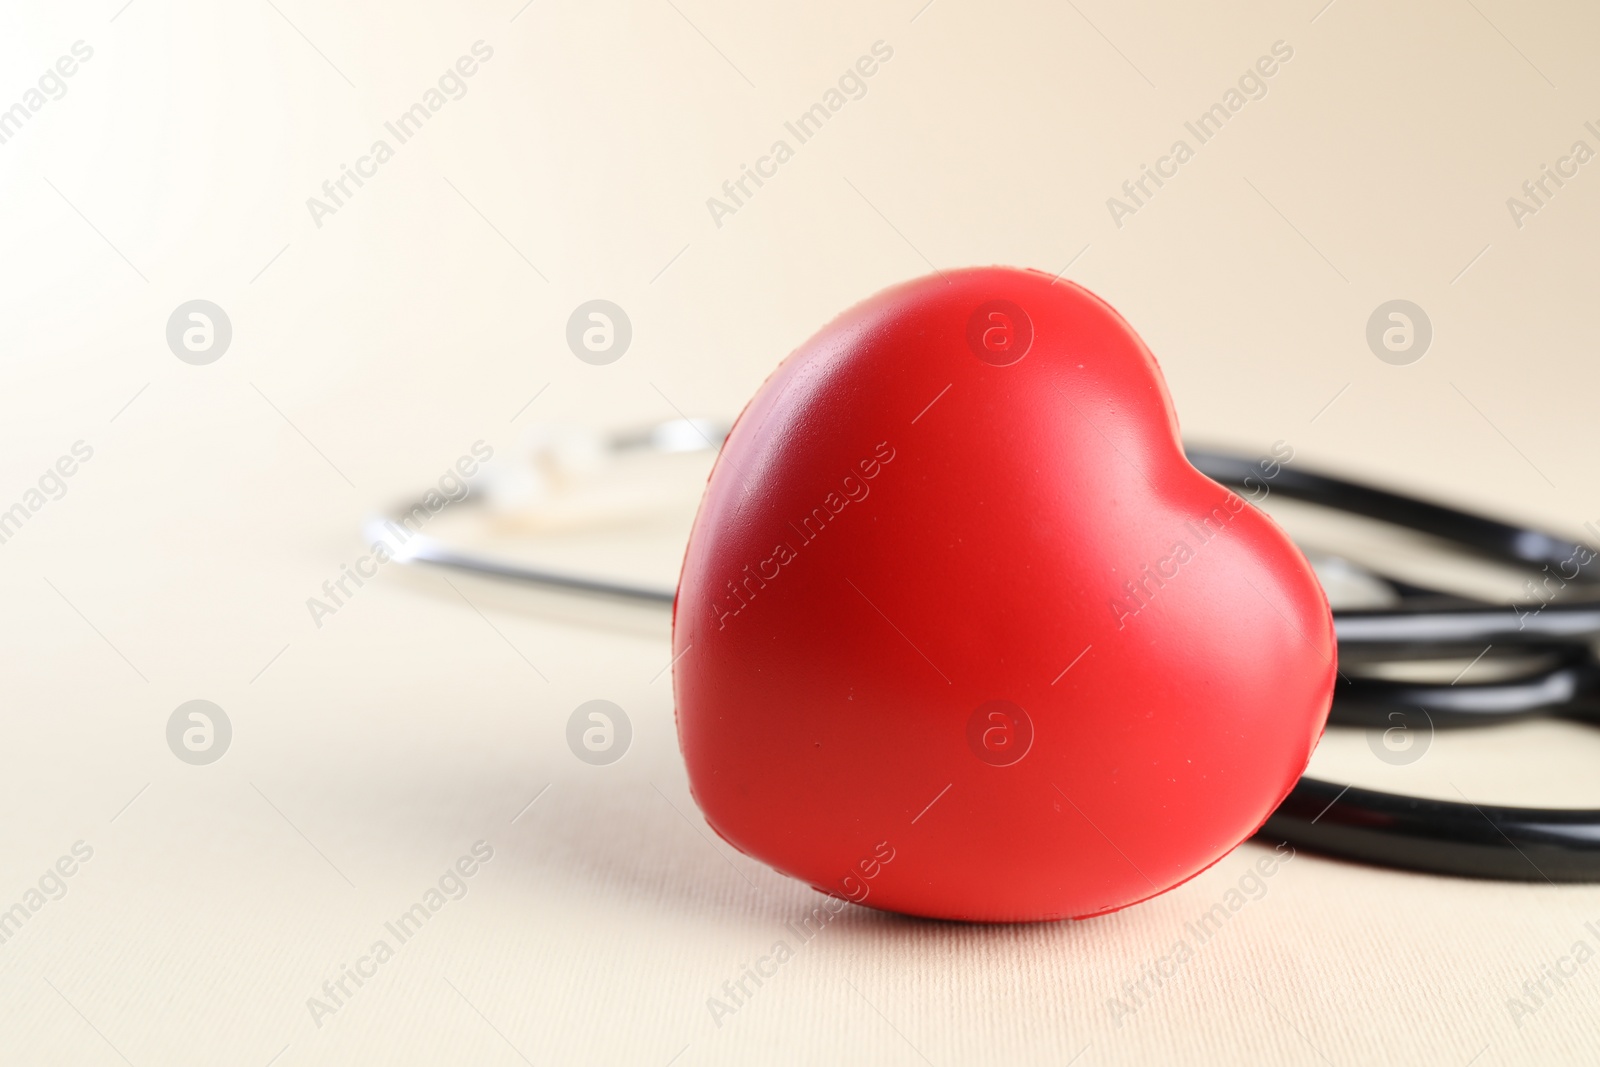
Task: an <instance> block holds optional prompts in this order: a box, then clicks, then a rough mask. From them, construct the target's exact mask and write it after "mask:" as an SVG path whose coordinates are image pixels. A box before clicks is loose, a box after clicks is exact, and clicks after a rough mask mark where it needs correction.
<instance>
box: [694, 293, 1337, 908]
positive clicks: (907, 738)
mask: <svg viewBox="0 0 1600 1067" xmlns="http://www.w3.org/2000/svg"><path fill="white" fill-rule="evenodd" d="M678 588H679V591H678V600H677V605H676V608H675V611H674V618H673V654H674V656H676V657H678V659H677V661H676V662H677V665H676V667H675V669H674V675H673V681H674V686H675V688H676V696H677V707H678V712H677V714H678V737H679V740H680V742H681V744H682V746H683V753H684V758H685V761H686V762H687V764H688V771H689V781H690V785H691V787H692V789H693V792H694V797H695V800H696V801H697V802H698V803H699V805H700V807H701V809H702V810H703V811H704V812H705V815H706V818H707V820H708V821H709V822H710V823H711V825H712V826H713V827H714V828H715V829H716V831H717V832H718V833H719V834H721V835H722V836H723V837H724V838H725V839H726V840H727V841H729V842H730V843H731V844H733V845H734V846H735V847H736V848H738V849H740V850H741V851H743V852H745V853H747V854H749V855H751V856H754V857H756V858H757V859H760V860H762V861H763V862H765V863H768V864H771V865H772V866H773V867H775V868H777V869H778V870H780V871H783V872H784V873H786V874H789V875H792V876H794V877H795V878H799V879H801V880H802V881H805V882H808V883H810V884H811V885H813V886H816V887H817V888H819V889H822V890H823V891H825V892H828V893H832V894H834V895H836V896H840V897H843V898H846V899H850V900H856V901H859V902H862V903H866V904H869V905H871V906H873V907H878V908H884V909H887V910H890V911H897V912H905V913H908V914H913V915H925V916H932V917H937V918H944V919H965V920H975V921H984V922H1014V921H1028V920H1042V919H1059V918H1065V917H1083V916H1087V915H1095V914H1099V913H1101V912H1107V911H1112V910H1115V909H1117V908H1122V907H1126V906H1127V905H1129V904H1132V903H1135V902H1136V901H1139V900H1143V899H1145V898H1147V897H1150V896H1154V895H1155V894H1157V893H1160V892H1163V891H1165V890H1167V889H1170V888H1172V887H1173V886H1175V885H1178V884H1179V883H1181V882H1183V881H1185V880H1187V879H1189V878H1192V877H1194V876H1195V875H1196V874H1198V873H1199V872H1201V871H1203V870H1204V869H1205V868H1206V867H1208V866H1210V865H1211V864H1213V863H1215V862H1216V861H1217V860H1219V859H1221V858H1222V857H1223V856H1224V855H1226V854H1227V853H1228V852H1229V851H1230V850H1232V849H1233V848H1234V847H1235V846H1237V845H1238V844H1239V843H1240V842H1241V841H1243V840H1244V839H1245V838H1247V837H1249V836H1250V834H1251V833H1253V832H1254V831H1255V830H1256V829H1257V828H1258V827H1259V826H1260V825H1261V823H1262V822H1263V821H1264V820H1265V819H1266V818H1267V816H1268V815H1269V814H1270V813H1271V812H1272V810H1273V808H1274V807H1276V806H1277V804H1278V803H1279V802H1280V801H1281V800H1282V799H1283V798H1284V796H1285V795H1287V794H1288V792H1289V790H1290V789H1291V788H1292V787H1293V786H1294V783H1295V780H1296V779H1297V778H1298V776H1299V775H1300V773H1301V772H1302V771H1303V770H1304V769H1305V766H1306V763H1307V761H1308V760H1309V759H1310V756H1311V750H1312V748H1313V746H1314V745H1315V744H1316V742H1317V738H1318V737H1319V736H1320V734H1321V731H1322V727H1323V723H1324V720H1325V719H1326V717H1327V713H1328V706H1329V702H1330V700H1331V695H1332V689H1333V679H1334V640H1333V622H1332V617H1331V615H1330V613H1329V610H1328V603H1327V600H1326V598H1325V597H1324V596H1323V593H1322V589H1321V587H1320V586H1319V585H1318V583H1317V580H1316V578H1315V577H1314V576H1313V574H1312V572H1311V568H1310V566H1309V565H1308V564H1307V563H1306V561H1305V559H1304V557H1302V556H1301V554H1300V553H1299V551H1298V550H1296V548H1295V547H1294V545H1293V544H1292V543H1290V541H1289V539H1288V538H1287V537H1286V536H1285V535H1284V534H1283V532H1282V531H1281V530H1279V529H1278V527H1277V526H1276V525H1274V524H1273V523H1272V522H1271V520H1269V519H1268V518H1266V517H1265V516H1264V515H1262V514H1261V513H1260V512H1258V511H1256V510H1255V509H1254V508H1253V507H1250V506H1249V505H1247V504H1246V503H1245V502H1244V501H1243V500H1242V499H1240V498H1239V497H1238V496H1236V495H1234V494H1233V493H1230V492H1229V491H1227V490H1226V489H1223V488H1222V487H1221V486H1219V485H1217V484H1216V483H1215V482H1212V481H1210V480H1209V479H1207V478H1205V477H1204V476H1202V475H1201V474H1200V473H1199V472H1197V471H1196V470H1195V469H1194V468H1193V467H1191V466H1190V465H1189V463H1188V462H1187V461H1186V460H1185V458H1184V455H1183V451H1182V448H1181V446H1180V443H1179V438H1178V425H1177V419H1176V417H1175V415H1174V414H1173V410H1172V404H1171V401H1170V400H1169V399H1168V397H1167V392H1166V387H1165V385H1164V383H1163V382H1162V379H1161V372H1160V370H1159V368H1158V367H1157V366H1156V361H1155V359H1154V357H1153V356H1151V354H1150V352H1149V350H1148V349H1146V348H1145V346H1144V344H1143V342H1141V341H1140V340H1139V338H1138V336H1137V335H1136V334H1135V333H1134V332H1133V330H1131V329H1130V328H1129V327H1128V325H1127V323H1125V322H1124V321H1123V320H1122V318H1121V317H1120V316H1118V315H1117V313H1116V312H1115V311H1113V310H1112V309H1111V308H1110V307H1109V306H1107V305H1106V304H1105V303H1104V302H1103V301H1101V300H1100V299H1098V298H1097V297H1095V296H1094V295H1092V294H1091V293H1089V292H1087V291H1086V290H1084V289H1082V288H1080V287H1078V286H1076V285H1072V284H1070V283H1068V282H1065V281H1052V279H1051V278H1050V277H1049V276H1048V275H1045V274H1041V273H1038V272H1034V271H1020V270H1011V269H1004V268H988V269H975V270H964V271H957V272H952V273H949V274H945V275H942V276H934V277H929V278H922V279H919V280H917V281H912V282H907V283H905V284H903V285H899V286H896V287H895V288H892V289H889V290H887V291H885V292H883V293H880V294H878V295H877V296H875V297H873V298H871V299H870V300H868V301H866V302H865V303H862V304H859V305H857V306H856V307H854V308H852V309H851V310H850V311H848V312H846V313H845V314H844V315H841V316H840V317H839V318H838V319H836V320H834V321H833V322H832V323H830V324H829V325H828V326H827V327H825V328H824V329H823V330H822V331H821V332H820V333H818V334H817V335H816V336H815V337H813V338H812V339H811V340H810V341H808V342H806V344H804V345H803V346H801V348H800V349H799V350H798V351H796V352H795V353H794V354H793V355H791V356H790V357H789V358H788V359H786V360H784V361H783V363H782V364H781V365H780V366H779V367H778V369H777V371H776V372H775V373H774V374H773V375H772V377H770V378H769V379H767V381H766V383H765V384H764V385H763V386H762V387H761V389H760V391H759V392H758V393H757V394H756V396H755V398H754V399H753V400H752V401H751V402H750V404H749V406H748V407H746V408H745V411H744V413H743V414H742V415H741V416H740V417H739V420H738V422H737V423H736V424H735V425H734V428H733V432H732V434H731V435H730V436H729V438H728V441H727V443H726V444H725V445H724V446H723V450H722V455H721V458H720V459H718V461H717V464H716V466H715V468H714V469H713V470H712V473H711V478H710V481H709V483H708V484H707V487H706V494H705V499H704V500H703V501H702V502H701V505H700V512H699V515H698V517H697V518H696V520H695V524H694V531H693V534H692V535H691V537H690V540H689V548H688V552H687V554H686V556H685V558H684V564H683V576H682V580H681V582H680V584H679V587H678ZM886 857H887V858H886Z"/></svg>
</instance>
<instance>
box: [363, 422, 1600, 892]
mask: <svg viewBox="0 0 1600 1067" xmlns="http://www.w3.org/2000/svg"><path fill="white" fill-rule="evenodd" d="M690 430H692V431H693V432H694V436H695V437H697V438H698V439H700V440H702V441H703V442H704V444H705V446H706V447H708V448H716V447H717V445H718V443H719V442H720V441H721V440H722V438H723V437H724V436H726V432H727V427H726V426H725V425H722V424H716V423H711V422H707V421H703V420H692V421H691V420H675V421H674V422H672V423H664V424H662V425H661V426H658V427H654V428H651V429H650V430H646V431H641V432H635V433H628V434H619V435H616V436H614V437H612V438H609V439H607V442H606V444H607V446H608V447H609V448H610V449H612V450H614V451H626V450H633V449H639V448H647V449H648V448H651V447H656V448H657V449H658V450H660V451H672V452H681V451H687V450H690V447H689V446H686V445H685V441H686V440H693V439H692V438H690V437H689V435H688V431H690ZM1187 452H1188V457H1189V462H1190V463H1192V464H1193V465H1194V466H1195V467H1196V468H1197V469H1198V470H1199V471H1200V472H1201V473H1203V474H1205V475H1206V476H1208V477H1210V478H1212V479H1214V480H1215V481H1218V482H1220V483H1222V484H1224V485H1229V486H1235V487H1239V488H1244V489H1246V490H1249V489H1251V488H1252V487H1253V486H1256V485H1259V484H1260V482H1261V479H1262V477H1263V475H1262V472H1261V469H1260V467H1259V465H1258V463H1257V461H1256V460H1254V459H1252V458H1248V457H1243V456H1238V455H1233V454H1229V453H1223V452H1217V451H1211V450H1205V449H1193V448H1191V449H1188V450H1187ZM1271 491H1272V492H1274V493H1281V494H1282V495H1284V496H1286V497H1290V498H1292V499H1297V500H1301V501H1305V502H1307V503H1310V504H1314V505H1318V506H1321V507H1324V508H1329V509H1334V510H1337V511H1342V512H1346V513H1349V514H1353V515H1358V516H1362V517H1365V518H1368V519H1376V520H1380V521H1382V522H1385V523H1389V524H1391V525H1395V526H1399V527H1403V528H1406V529H1409V530H1413V531H1416V532H1418V533H1422V534H1426V535H1429V536H1432V537H1434V538H1438V539H1440V540H1443V541H1445V542H1449V543H1450V544H1453V545H1454V546H1456V547H1457V548H1459V549H1461V550H1463V551H1464V552H1465V553H1467V554H1469V555H1471V556H1475V557H1477V558H1479V559H1481V560H1484V561H1486V562H1494V563H1500V564H1508V565H1512V566H1516V567H1520V568H1531V569H1535V570H1539V571H1541V572H1543V573H1545V574H1549V573H1550V571H1551V568H1555V573H1556V576H1557V577H1558V579H1559V585H1560V586H1561V587H1562V592H1563V598H1558V599H1552V600H1550V601H1548V602H1544V603H1542V604H1540V605H1538V606H1537V608H1535V607H1534V606H1533V605H1529V610H1526V611H1523V610H1519V609H1516V608H1513V607H1512V606H1510V605H1497V604H1492V603H1489V602H1487V601H1483V600H1478V599H1474V598H1471V597H1465V596H1460V595H1458V594H1454V593H1448V592H1444V591H1441V590H1438V589H1432V588H1428V587H1426V586H1421V585H1416V584H1413V583H1411V582H1407V581H1404V580H1401V579H1399V578H1396V577H1393V576H1390V575H1385V574H1381V573H1378V572H1375V571H1372V570H1370V569H1367V574H1368V575H1369V576H1370V577H1371V578H1373V579H1375V580H1377V581H1378V582H1381V583H1382V584H1383V585H1384V586H1386V587H1387V588H1388V590H1389V591H1390V592H1391V593H1392V595H1393V599H1394V601H1395V603H1394V604H1393V605H1392V606H1388V607H1383V608H1362V609H1356V610H1349V609H1336V610H1335V611H1334V613H1333V618H1334V631H1335V634H1336V635H1337V638H1338V654H1339V662H1340V664H1341V665H1343V666H1352V667H1354V666H1359V665H1364V664H1373V663H1395V662H1405V661H1415V660H1427V659H1438V658H1445V657H1460V658H1469V659H1470V658H1472V657H1475V656H1478V655H1480V654H1481V653H1483V652H1485V651H1487V650H1488V648H1489V647H1490V646H1493V647H1498V648H1502V649H1510V650H1514V651H1516V652H1517V653H1518V654H1521V655H1524V656H1534V657H1537V658H1540V659H1542V660H1543V661H1544V662H1543V664H1542V665H1541V666H1538V667H1536V668H1534V669H1532V670H1530V671H1527V672H1525V673H1522V674H1519V675H1517V676H1515V677H1513V678H1510V679H1495V680H1490V681H1483V682H1467V683H1460V682H1457V683H1452V684H1448V685H1446V684H1440V683H1437V682H1412V681H1401V680H1395V679H1391V678H1381V677H1367V676H1363V675H1360V674H1357V675H1355V676H1351V675H1350V674H1347V673H1345V672H1343V671H1341V672H1340V674H1339V677H1338V680H1337V681H1336V683H1335V690H1334V698H1333V707H1332V710H1331V712H1330V714H1329V719H1328V721H1329V722H1330V723H1331V724H1336V725H1341V726H1363V727H1368V728H1378V727H1391V726H1392V725H1393V724H1394V722H1395V720H1396V718H1397V717H1398V718H1400V719H1401V721H1403V722H1409V723H1413V724H1417V723H1420V722H1421V721H1423V720H1425V721H1426V722H1427V724H1428V726H1429V728H1442V729H1449V728H1453V727H1460V726H1479V725H1486V724H1495V723H1504V722H1509V721H1514V720H1518V719H1523V718H1526V717H1529V716H1538V715H1556V716H1562V717H1567V718H1574V719H1586V720H1593V721H1596V722H1597V723H1600V663H1597V661H1596V659H1595V656H1594V650H1593V648H1592V646H1591V642H1592V641H1593V640H1595V639H1596V638H1597V637H1600V557H1597V555H1596V553H1595V551H1594V550H1592V549H1590V548H1589V547H1588V546H1586V545H1582V544H1579V543H1578V542H1575V541H1571V540H1568V539H1565V538H1561V537H1557V536H1553V535H1551V534H1547V533H1544V532H1542V531H1539V530H1534V529H1530V528H1528V527H1524V526H1517V525H1514V524H1511V523H1505V522H1501V521H1499V520H1497V519H1491V518H1487V517H1485V516H1482V515H1476V514H1473V513H1471V512H1466V511H1460V510H1458V509H1455V508H1451V507H1446V506H1444V505H1441V504H1435V503H1432V502H1429V501H1426V500H1421V499H1418V498H1415V497H1411V496H1406V495H1403V494H1400V493H1394V492H1390V491H1388V490H1384V489H1379V488H1375V487H1373V486H1368V485H1362V484H1360V483H1357V482H1352V481H1348V480H1345V479H1342V478H1335V477H1331V476H1329V475H1324V474H1317V473H1314V472H1311V471H1307V470H1305V469H1304V468H1303V467H1296V468H1294V469H1290V468H1288V467H1283V466H1279V467H1277V468H1276V469H1275V471H1274V473H1273V474H1272V476H1271ZM470 498H471V497H470V494H469V498H468V499H470ZM404 510H405V509H402V511H401V513H404ZM392 529H393V520H391V519H388V518H386V517H385V516H376V517H374V518H372V519H370V520H369V521H368V523H367V527H366V530H367V533H368V535H369V536H370V537H374V538H379V539H384V540H390V541H392V540H393V539H392V538H391V537H389V536H388V532H389V531H390V530H392ZM1579 557H1583V559H1582V560H1581V561H1580V559H1579ZM395 558H396V559H399V560H401V561H404V562H410V563H432V564H436V565H439V566H445V567H452V568H456V569H460V570H466V571H472V572H476V573H479V574H484V575H488V576H490V577H495V578H503V579H510V580H514V581H520V582H527V583H530V584H533V585H537V586H541V587H544V588H550V589H557V590H562V591H565V592H570V593H576V594H581V595H589V596H600V597H608V598H614V599H619V600H623V601H632V602H638V603H646V604H652V605H657V606H664V607H670V606H671V604H672V602H673V598H674V592H675V591H674V590H672V589H670V588H665V587H655V586H649V585H644V584H637V583H631V582H625V581H615V580H610V579H605V578H599V577H590V576H585V575H579V574H572V573H567V572H564V571H559V570H553V569H547V568H537V567H529V566H525V565H523V564H521V563H517V562H513V561H509V560H504V559H500V558H497V557H494V556H490V555H487V554H483V553H478V552H473V551H469V550H465V549H458V548H454V547H451V546H449V545H446V544H445V543H443V542H441V541H439V540H436V539H434V538H432V537H429V536H427V535H424V534H421V533H416V534H412V535H410V536H409V537H408V538H407V539H406V542H405V545H404V547H403V548H397V549H396V551H395ZM1569 586H1570V587H1572V588H1573V589H1575V590H1576V591H1578V592H1579V593H1580V594H1582V593H1586V594H1588V595H1587V596H1581V595H1580V596H1576V597H1567V596H1566V587H1569ZM1258 836H1260V837H1262V838H1263V839H1265V840H1269V841H1274V842H1278V841H1287V842H1289V843H1290V844H1292V845H1294V846H1295V847H1297V848H1305V849H1308V850H1311V851H1313V852H1320V853H1323V854H1326V855H1330V856H1336V857H1340V858H1345V859H1350V860H1356V861H1359V862H1363V863H1371V864H1376V865H1380V866H1387V867H1396V868H1401V869H1406V870H1414V871H1423V872H1430V873H1436V874H1449V875H1458V876H1466V877H1477V878H1494V879H1504V880H1515V881H1545V882H1551V883H1555V882H1595V881H1600V810H1594V809H1546V808H1517V807H1503V806H1489V805H1480V804H1474V803H1471V802H1470V801H1466V800H1465V798H1463V801H1462V802H1456V801H1448V800H1432V799H1425V798H1421V797H1411V796H1403V795H1400V794H1394V793H1384V792H1379V791H1376V790H1371V789H1361V788H1357V787H1354V786H1349V785H1346V786H1341V785H1339V784H1338V783H1335V782H1327V781H1321V780H1319V779H1315V778H1309V777H1307V778H1302V779H1301V780H1300V782H1299V783H1298V784H1297V785H1296V786H1295V788H1294V789H1293V791H1292V792H1291V793H1290V794H1289V796H1288V798H1286V799H1285V800H1284V802H1283V803H1282V804H1281V805H1280V806H1279V807H1278V809H1277V810H1276V811H1275V812H1274V813H1273V814H1272V816H1271V817H1269V818H1268V819H1267V821H1266V823H1265V825H1263V826H1262V828H1261V830H1260V831H1259V832H1258Z"/></svg>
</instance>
